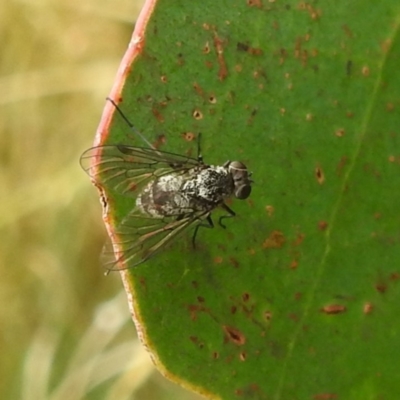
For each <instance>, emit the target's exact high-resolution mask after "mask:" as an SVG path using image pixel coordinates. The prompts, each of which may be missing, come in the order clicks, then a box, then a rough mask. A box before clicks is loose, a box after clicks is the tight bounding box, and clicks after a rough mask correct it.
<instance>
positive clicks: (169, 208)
mask: <svg viewBox="0 0 400 400" xmlns="http://www.w3.org/2000/svg"><path fill="white" fill-rule="evenodd" d="M183 181H184V178H183V176H182V175H174V174H170V175H165V176H163V177H161V178H159V179H157V180H155V181H153V182H150V183H149V184H148V185H147V186H146V187H145V188H144V189H143V191H142V192H141V193H140V194H139V196H138V197H137V199H136V206H137V207H138V208H139V209H140V211H141V212H142V213H143V214H147V215H149V216H151V217H153V218H164V217H172V216H181V215H185V214H189V213H191V212H193V211H195V210H193V205H192V204H191V203H192V202H191V199H190V198H189V197H188V196H186V195H185V193H182V192H181V190H180V188H181V186H182V183H183Z"/></svg>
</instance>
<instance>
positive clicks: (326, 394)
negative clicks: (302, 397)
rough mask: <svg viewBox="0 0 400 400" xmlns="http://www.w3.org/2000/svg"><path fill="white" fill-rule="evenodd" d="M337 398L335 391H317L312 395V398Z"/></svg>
mask: <svg viewBox="0 0 400 400" xmlns="http://www.w3.org/2000/svg"><path fill="white" fill-rule="evenodd" d="M337 398H338V397H337V395H336V394H335V393H318V394H315V395H314V396H313V400H334V399H337Z"/></svg>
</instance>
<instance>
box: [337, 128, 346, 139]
mask: <svg viewBox="0 0 400 400" xmlns="http://www.w3.org/2000/svg"><path fill="white" fill-rule="evenodd" d="M344 134H345V130H344V129H343V128H339V129H337V130H336V132H335V135H336V136H337V137H342V136H344Z"/></svg>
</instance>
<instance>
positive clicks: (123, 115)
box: [106, 97, 156, 150]
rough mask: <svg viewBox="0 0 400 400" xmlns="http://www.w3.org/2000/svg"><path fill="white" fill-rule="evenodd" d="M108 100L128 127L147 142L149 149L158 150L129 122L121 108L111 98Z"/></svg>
mask: <svg viewBox="0 0 400 400" xmlns="http://www.w3.org/2000/svg"><path fill="white" fill-rule="evenodd" d="M106 100H108V101H109V102H110V103H111V104H112V105H113V106H114V107H115V108H116V110H117V111H118V113H119V115H121V117H122V118H123V119H124V121H125V122H126V123H127V124H128V126H129V127H130V128H131V129H132V131H133V132H135V133H136V135H138V136H139V137H140V138H141V139H142V140H143V142H145V143H146V144H147V145H148V146H149V147H151V148H152V149H154V150H156V148H155V147H154V146H153V145H152V144H151V143H150V142H149V141H148V140H147V139H146V138H145V137H144V136H143V135H142V134H141V133H140V131H139V130H138V129H136V127H135V126H134V125H133V124H132V122H131V121H129V119H128V117H126V116H125V114H124V113H123V112H122V110H121V109H120V108H119V106H118V104H117V103H116V102H115V101H114V100H113V99H111V98H110V97H107V98H106Z"/></svg>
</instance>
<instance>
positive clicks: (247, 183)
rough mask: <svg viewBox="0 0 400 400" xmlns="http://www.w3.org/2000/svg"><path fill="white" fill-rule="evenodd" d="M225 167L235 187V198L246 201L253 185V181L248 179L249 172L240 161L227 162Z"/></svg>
mask: <svg viewBox="0 0 400 400" xmlns="http://www.w3.org/2000/svg"><path fill="white" fill-rule="evenodd" d="M227 167H228V171H229V173H230V174H231V176H232V179H233V183H234V185H235V189H234V194H235V197H236V198H238V199H241V200H244V199H247V198H248V197H249V196H250V193H251V184H252V183H253V180H252V179H250V177H251V172H248V171H247V167H246V166H245V165H244V164H243V163H242V162H240V161H229V162H228V163H227Z"/></svg>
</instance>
